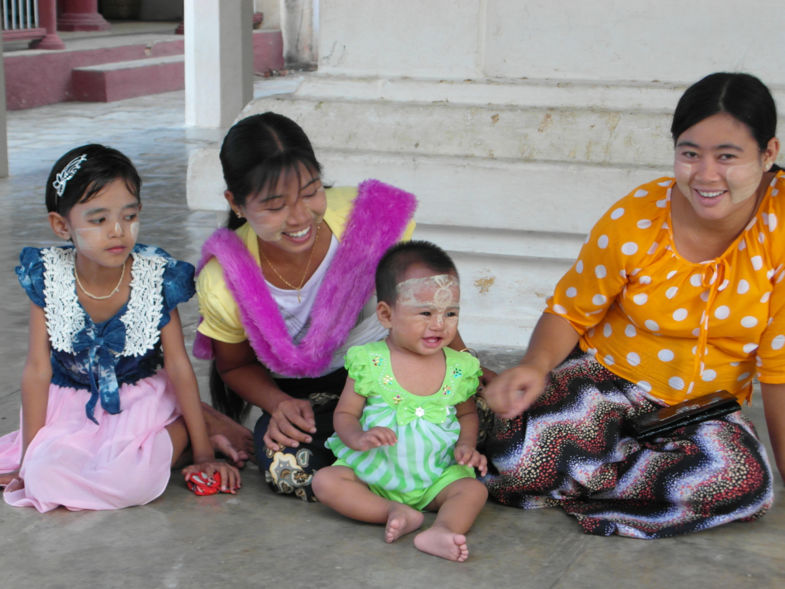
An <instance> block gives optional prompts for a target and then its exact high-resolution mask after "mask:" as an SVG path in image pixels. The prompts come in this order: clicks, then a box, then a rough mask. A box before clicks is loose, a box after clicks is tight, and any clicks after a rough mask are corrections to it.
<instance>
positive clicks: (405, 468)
mask: <svg viewBox="0 0 785 589" xmlns="http://www.w3.org/2000/svg"><path fill="white" fill-rule="evenodd" d="M444 354H445V359H446V362H447V369H446V371H445V376H444V382H443V383H442V386H441V387H440V388H439V390H438V391H437V392H436V393H434V394H432V395H428V396H420V395H413V394H412V393H409V392H408V391H406V390H404V389H403V388H402V387H401V386H400V385H399V384H398V382H397V381H396V380H395V377H394V376H393V372H392V367H391V364H390V350H389V348H388V347H387V343H386V342H384V341H381V342H373V343H369V344H365V345H362V346H355V347H352V348H350V349H349V351H348V352H347V354H346V369H347V370H348V372H349V376H350V377H351V378H352V379H353V380H354V390H355V392H357V394H359V395H362V396H363V397H366V405H365V408H364V410H363V413H362V416H361V417H360V425H361V426H362V428H363V429H364V430H366V431H367V430H369V429H371V428H372V427H388V428H390V429H391V430H393V431H394V432H395V435H396V436H397V438H398V442H397V443H396V444H395V445H393V446H381V447H379V448H373V449H371V450H368V451H365V452H360V451H357V450H352V449H351V448H349V447H347V446H346V445H345V444H344V443H343V442H342V441H341V439H340V438H339V437H338V435H337V434H333V435H332V436H330V438H329V439H328V440H327V442H326V443H325V445H326V446H327V447H328V448H330V449H331V450H332V451H333V453H334V454H335V456H336V457H337V458H338V460H337V461H336V462H335V465H338V466H348V467H350V468H351V469H352V470H354V472H355V473H356V474H357V476H358V477H359V478H360V479H361V480H363V481H364V482H366V483H367V484H368V486H369V487H370V488H371V490H372V491H374V492H375V493H377V494H378V495H381V496H382V497H385V498H387V499H391V500H393V501H398V502H400V503H405V504H407V505H410V506H412V507H414V508H415V509H423V508H424V507H426V506H427V505H428V504H429V503H430V502H431V501H432V500H433V499H434V498H435V497H436V495H438V494H439V492H440V491H441V490H442V489H444V488H445V487H446V486H447V485H449V484H450V483H452V482H453V481H456V480H458V479H462V478H467V477H471V478H474V476H475V475H474V468H472V467H470V466H463V465H459V464H457V463H456V462H455V456H454V454H453V449H454V447H455V443H456V442H457V440H458V435H459V434H460V429H461V427H460V423H459V422H458V419H457V418H456V410H455V405H457V404H458V403H462V402H463V401H466V400H467V399H468V398H469V397H471V396H472V395H473V394H474V393H475V392H476V391H477V386H478V384H479V377H480V374H481V370H480V363H479V362H478V361H477V359H476V358H474V357H473V356H471V355H469V354H467V353H465V352H457V351H455V350H453V349H451V348H445V349H444Z"/></svg>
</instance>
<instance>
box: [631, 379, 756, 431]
mask: <svg viewBox="0 0 785 589" xmlns="http://www.w3.org/2000/svg"><path fill="white" fill-rule="evenodd" d="M739 409H741V405H739V401H738V400H737V399H736V396H735V395H731V394H730V393H729V392H728V391H716V392H714V393H709V394H708V395H701V396H700V397H695V398H694V399H689V400H688V401H683V402H682V403H677V404H676V405H671V406H670V407H663V408H662V409H656V410H654V411H650V412H649V413H643V414H641V415H638V416H637V417H634V418H633V419H632V420H630V424H629V425H630V429H631V431H632V436H633V437H635V438H638V439H639V440H648V439H651V438H655V437H658V436H664V435H666V434H668V433H670V432H672V431H673V430H675V429H677V428H680V427H684V426H685V425H690V424H692V423H700V422H701V421H707V420H709V419H713V418H715V417H720V416H722V415H727V414H728V413H733V412H734V411H738V410H739Z"/></svg>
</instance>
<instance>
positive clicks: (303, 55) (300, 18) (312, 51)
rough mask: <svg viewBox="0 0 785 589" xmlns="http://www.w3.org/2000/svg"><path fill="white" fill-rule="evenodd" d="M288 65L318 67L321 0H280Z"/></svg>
mask: <svg viewBox="0 0 785 589" xmlns="http://www.w3.org/2000/svg"><path fill="white" fill-rule="evenodd" d="M280 1H281V35H282V36H283V59H284V62H285V63H286V67H288V68H293V69H316V62H317V59H318V57H319V56H318V55H317V50H316V45H317V32H318V28H319V25H318V22H319V0H280Z"/></svg>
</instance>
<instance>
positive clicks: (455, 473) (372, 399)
mask: <svg viewBox="0 0 785 589" xmlns="http://www.w3.org/2000/svg"><path fill="white" fill-rule="evenodd" d="M376 295H377V298H378V300H379V303H378V305H377V307H376V313H377V315H378V317H379V321H380V322H381V324H382V325H383V326H384V327H386V328H388V329H389V334H388V336H387V339H386V340H385V341H381V342H374V343H370V344H366V345H363V346H356V347H353V348H350V349H349V351H348V353H347V355H346V368H347V370H348V372H349V378H348V379H347V381H346V386H345V387H344V389H343V392H342V394H341V398H340V400H339V402H338V406H337V407H336V409H335V413H334V417H333V421H334V425H335V434H334V435H333V436H332V437H330V439H328V440H327V442H326V445H327V447H328V448H330V449H331V450H332V451H333V453H334V454H335V455H336V457H337V458H338V460H337V461H336V462H335V464H334V465H333V466H330V467H328V468H323V469H321V470H319V471H318V472H317V473H316V475H315V476H314V480H313V491H314V494H315V495H316V497H317V498H318V499H319V501H321V502H322V503H324V504H326V505H328V506H329V507H331V508H333V509H334V510H336V511H337V512H338V513H341V514H343V515H345V516H347V517H351V518H353V519H357V520H360V521H364V522H369V523H384V524H386V527H385V536H384V537H385V540H386V541H387V542H394V541H395V540H397V539H398V538H400V537H401V536H403V535H405V534H408V533H410V532H413V531H414V530H416V529H418V528H419V527H420V526H421V525H422V523H423V519H424V516H423V513H422V511H421V510H423V509H427V510H429V511H436V512H438V513H437V515H436V520H435V521H434V524H433V526H432V527H430V528H429V529H427V530H425V531H423V532H420V533H419V534H417V535H416V536H415V538H414V545H415V546H416V547H417V548H418V549H420V550H422V551H423V552H427V553H429V554H433V555H436V556H440V557H442V558H446V559H449V560H455V561H459V562H462V561H464V560H466V558H467V557H468V556H469V549H468V546H467V543H466V536H465V534H466V532H468V530H469V528H470V527H471V525H472V523H473V522H474V519H475V518H476V517H477V514H478V513H479V512H480V510H481V509H482V506H483V505H484V504H485V500H486V498H487V495H488V493H487V491H486V489H485V486H484V485H483V484H482V483H481V482H479V481H478V480H476V478H475V474H474V469H475V468H476V469H478V470H479V471H480V474H481V475H484V474H485V473H486V470H487V462H486V459H485V456H483V455H482V454H480V453H479V452H478V451H477V448H476V443H477V430H478V417H477V411H476V408H475V405H474V399H473V398H472V395H474V393H475V392H476V390H477V386H478V383H479V377H480V375H481V369H480V365H479V362H478V361H477V359H476V358H474V357H473V356H471V355H469V354H468V353H465V352H458V351H456V350H454V349H452V348H450V347H448V346H449V345H450V344H452V345H453V346H455V344H456V343H460V342H461V340H460V336H459V335H458V309H459V301H460V289H459V286H458V273H457V271H456V269H455V265H454V264H453V262H452V260H451V259H450V258H449V256H448V255H447V254H446V253H445V252H444V251H442V250H441V249H440V248H438V247H437V246H435V245H433V244H431V243H428V242H423V241H410V242H404V243H400V244H398V245H396V246H394V247H392V248H391V249H390V250H389V251H388V252H387V253H386V254H385V255H384V257H383V258H382V259H381V261H380V262H379V266H378V268H377V270H376Z"/></svg>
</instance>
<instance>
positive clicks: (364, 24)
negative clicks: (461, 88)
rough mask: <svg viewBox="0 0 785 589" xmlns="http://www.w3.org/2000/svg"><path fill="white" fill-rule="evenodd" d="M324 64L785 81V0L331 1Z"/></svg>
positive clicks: (356, 69)
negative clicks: (721, 75) (743, 75)
mask: <svg viewBox="0 0 785 589" xmlns="http://www.w3.org/2000/svg"><path fill="white" fill-rule="evenodd" d="M320 5H321V9H320V10H321V29H322V31H321V34H320V39H319V56H320V61H319V70H320V71H321V72H323V73H325V74H344V75H381V76H410V77H429V78H446V79H463V78H479V77H492V78H509V79H520V78H547V79H577V80H597V79H602V80H607V81H612V80H617V81H630V80H641V81H644V82H651V81H655V80H658V81H667V82H677V83H684V82H690V81H693V80H695V79H697V78H699V77H701V76H703V75H705V74H706V73H709V72H712V71H718V70H733V71H735V70H744V71H749V72H751V73H754V74H756V75H758V76H760V77H761V78H762V79H764V80H766V81H767V82H768V83H769V84H774V85H777V84H779V85H785V68H783V67H782V56H783V55H784V54H785V4H783V2H782V0H754V1H752V2H750V1H749V0H687V1H685V0H657V1H656V2H653V1H652V0H592V1H591V2H588V1H586V0H558V1H557V0H460V1H456V0H427V1H423V0H397V1H395V2H382V1H374V0H321V1H320Z"/></svg>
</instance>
